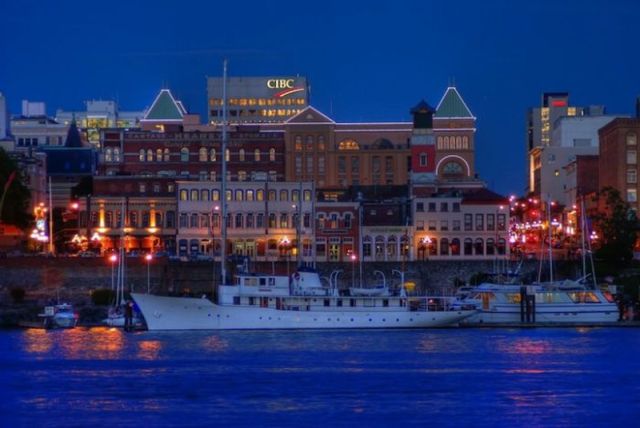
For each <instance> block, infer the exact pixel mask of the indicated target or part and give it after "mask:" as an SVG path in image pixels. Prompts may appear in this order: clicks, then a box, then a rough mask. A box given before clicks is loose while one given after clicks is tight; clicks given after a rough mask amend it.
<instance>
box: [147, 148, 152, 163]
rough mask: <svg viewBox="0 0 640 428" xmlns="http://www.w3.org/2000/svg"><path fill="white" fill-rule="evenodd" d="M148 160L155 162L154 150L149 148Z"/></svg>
mask: <svg viewBox="0 0 640 428" xmlns="http://www.w3.org/2000/svg"><path fill="white" fill-rule="evenodd" d="M147 162H153V150H151V149H147Z"/></svg>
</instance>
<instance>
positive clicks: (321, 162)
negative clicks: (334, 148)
mask: <svg viewBox="0 0 640 428" xmlns="http://www.w3.org/2000/svg"><path fill="white" fill-rule="evenodd" d="M318 174H320V175H322V174H324V155H320V156H318Z"/></svg>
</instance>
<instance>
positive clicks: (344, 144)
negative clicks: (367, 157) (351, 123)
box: [338, 139, 360, 150]
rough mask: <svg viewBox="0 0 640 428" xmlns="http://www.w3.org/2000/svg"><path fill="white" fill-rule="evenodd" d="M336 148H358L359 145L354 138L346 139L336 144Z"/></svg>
mask: <svg viewBox="0 0 640 428" xmlns="http://www.w3.org/2000/svg"><path fill="white" fill-rule="evenodd" d="M338 150H360V145H359V144H358V142H357V141H355V140H352V139H346V140H342V141H340V143H339V144H338Z"/></svg>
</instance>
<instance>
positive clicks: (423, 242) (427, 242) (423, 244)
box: [420, 236, 431, 261]
mask: <svg viewBox="0 0 640 428" xmlns="http://www.w3.org/2000/svg"><path fill="white" fill-rule="evenodd" d="M430 246H431V238H429V237H428V236H425V237H423V238H421V239H420V251H422V261H424V259H425V256H428V252H429V247H430Z"/></svg>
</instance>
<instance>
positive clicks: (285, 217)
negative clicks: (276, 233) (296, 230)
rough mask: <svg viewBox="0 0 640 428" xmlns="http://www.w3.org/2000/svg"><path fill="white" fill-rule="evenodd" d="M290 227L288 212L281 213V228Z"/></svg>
mask: <svg viewBox="0 0 640 428" xmlns="http://www.w3.org/2000/svg"><path fill="white" fill-rule="evenodd" d="M287 227H289V216H288V215H287V213H280V228H281V229H286V228H287Z"/></svg>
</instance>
